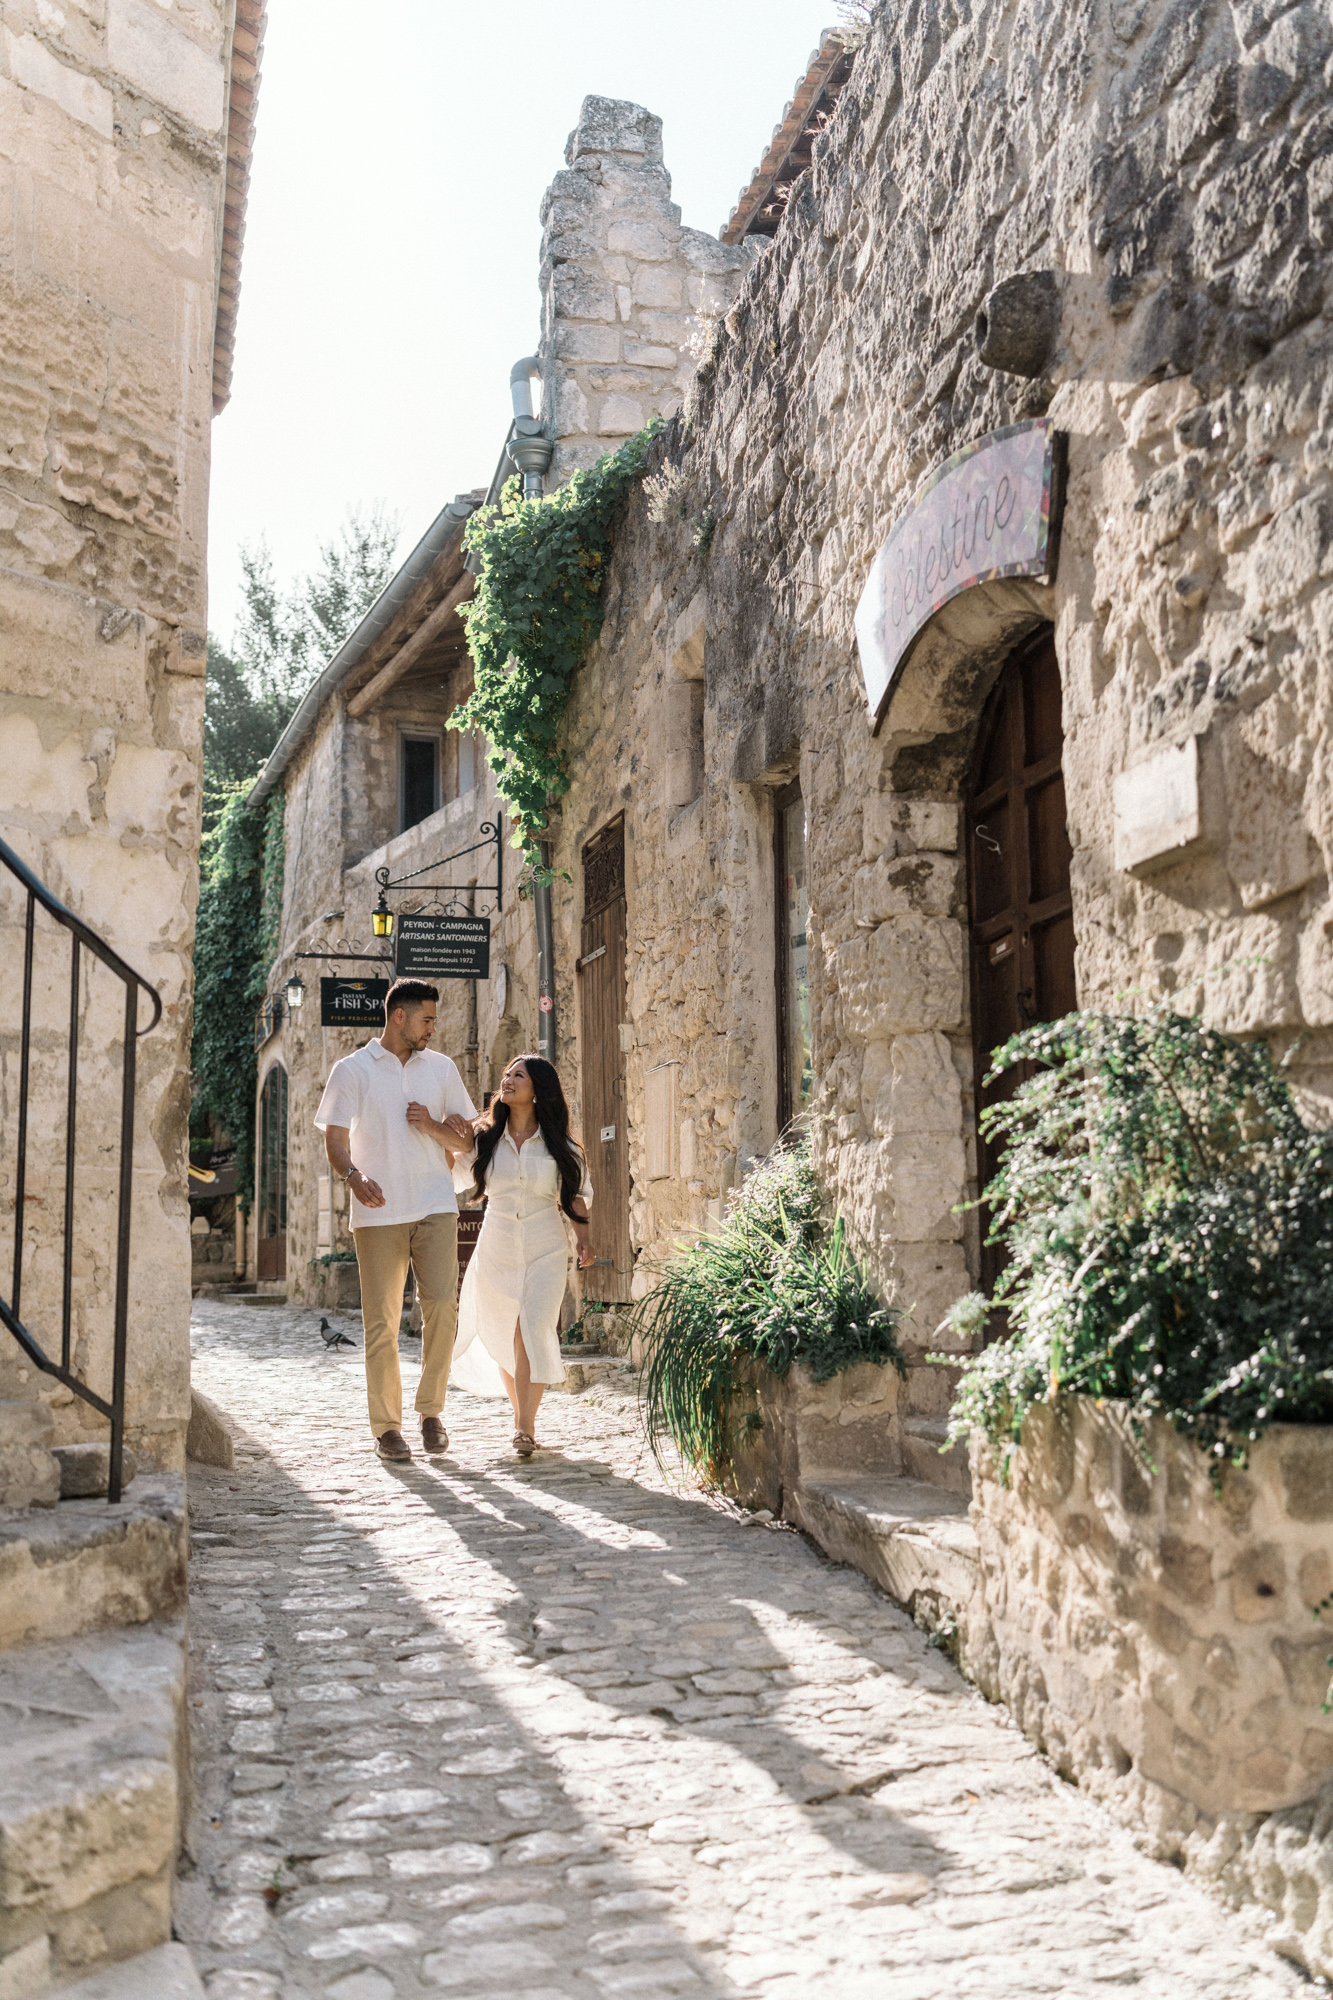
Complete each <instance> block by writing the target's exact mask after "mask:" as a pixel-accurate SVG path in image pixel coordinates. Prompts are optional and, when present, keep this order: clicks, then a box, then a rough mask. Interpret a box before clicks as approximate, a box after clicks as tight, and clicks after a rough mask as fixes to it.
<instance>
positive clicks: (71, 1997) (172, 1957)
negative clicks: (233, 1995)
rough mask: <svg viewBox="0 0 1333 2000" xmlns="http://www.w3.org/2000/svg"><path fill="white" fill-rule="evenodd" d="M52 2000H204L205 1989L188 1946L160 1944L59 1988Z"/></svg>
mask: <svg viewBox="0 0 1333 2000" xmlns="http://www.w3.org/2000/svg"><path fill="white" fill-rule="evenodd" d="M52 2000H204V1989H203V1985H202V1983H201V1981H200V1978H199V1974H198V1972H197V1971H196V1970H195V1964H194V1960H193V1959H192V1958H191V1957H190V1954H189V1952H188V1951H187V1950H186V1949H185V1946H184V1945H183V1944H160V1945H159V1946H158V1947H157V1949H156V1951H145V1952H140V1954H139V1956H138V1957H137V1958H129V1959H126V1961H125V1963H124V1964H123V1965H109V1966H108V1967H107V1968H106V1970H105V1971H104V1972H94V1973H93V1974H92V1975H91V1977H90V1978H88V1979H80V1980H78V1981H77V1982H76V1983H75V1984H74V1985H73V1986H61V1987H58V1988H57V1989H56V1991H55V1993H54V1994H53V1996H52Z"/></svg>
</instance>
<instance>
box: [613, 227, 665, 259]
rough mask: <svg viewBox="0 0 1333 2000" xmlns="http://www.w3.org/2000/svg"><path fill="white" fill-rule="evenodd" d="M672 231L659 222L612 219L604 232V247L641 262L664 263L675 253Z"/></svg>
mask: <svg viewBox="0 0 1333 2000" xmlns="http://www.w3.org/2000/svg"><path fill="white" fill-rule="evenodd" d="M673 236H674V231H670V230H667V229H664V228H663V226H662V225H661V223H659V222H639V221H636V220H635V219H634V218H633V217H627V218H626V219H625V220H624V221H613V222H612V223H611V226H610V228H609V229H608V230H607V233H606V247H607V249H608V250H610V251H611V252H612V254H613V255H619V256H622V257H633V258H634V259H636V261H637V262H639V263H642V264H662V263H666V262H667V261H668V260H669V259H670V258H671V257H673V256H674V255H675V249H676V246H675V243H674V241H673V240H672V239H673Z"/></svg>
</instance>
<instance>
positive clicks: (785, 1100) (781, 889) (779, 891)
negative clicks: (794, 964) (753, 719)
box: [773, 778, 810, 1142]
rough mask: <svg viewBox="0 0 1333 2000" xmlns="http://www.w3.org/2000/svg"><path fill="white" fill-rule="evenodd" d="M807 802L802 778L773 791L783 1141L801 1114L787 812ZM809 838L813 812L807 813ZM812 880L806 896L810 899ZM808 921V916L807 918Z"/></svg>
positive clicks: (780, 1127) (780, 1134) (775, 956)
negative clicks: (794, 1061)
mask: <svg viewBox="0 0 1333 2000" xmlns="http://www.w3.org/2000/svg"><path fill="white" fill-rule="evenodd" d="M797 804H800V805H805V794H804V793H803V792H802V790H801V781H800V779H799V778H793V779H792V780H791V782H790V783H789V784H786V785H781V786H779V787H778V788H777V789H776V790H775V791H774V793H773V985H774V992H775V996H776V1001H777V1040H778V1139H779V1142H781V1141H782V1140H783V1139H784V1138H785V1136H786V1134H787V1131H788V1128H789V1127H790V1125H791V1123H792V1120H793V1119H794V1118H796V1117H798V1116H799V1115H800V1105H799V1103H798V1102H797V1095H798V1089H797V1079H795V1078H794V1077H793V1076H792V1074H791V1029H792V1020H791V938H790V936H789V934H788V928H787V841H786V829H787V814H788V813H789V812H790V810H791V808H792V807H793V806H794V805H797ZM806 833H807V841H808V835H809V813H808V810H807V814H806ZM809 894H810V890H809V883H808V882H807V884H806V899H807V904H808V901H809ZM807 921H808V918H807Z"/></svg>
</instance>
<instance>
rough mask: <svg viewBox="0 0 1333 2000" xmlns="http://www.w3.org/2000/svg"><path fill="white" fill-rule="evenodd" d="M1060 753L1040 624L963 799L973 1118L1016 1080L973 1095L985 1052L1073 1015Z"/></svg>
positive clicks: (1051, 661) (980, 747) (990, 1169)
mask: <svg viewBox="0 0 1333 2000" xmlns="http://www.w3.org/2000/svg"><path fill="white" fill-rule="evenodd" d="M1063 751H1064V729H1063V722H1062V714H1061V693H1060V667H1059V663H1058V661H1057V660H1056V657H1055V637H1054V633H1053V631H1052V628H1051V627H1050V626H1049V625H1043V626H1041V627H1040V628H1039V629H1038V631H1037V632H1035V633H1034V634H1032V635H1031V636H1030V637H1029V638H1027V639H1025V640H1024V641H1023V643H1022V644H1021V645H1020V646H1018V647H1016V648H1015V650H1014V651H1013V652H1012V653H1011V654H1010V656H1009V658H1008V659H1007V660H1006V661H1005V664H1004V666H1003V667H1002V668H1001V670H1000V676H999V679H998V680H997V681H996V683H995V686H994V687H993V688H992V690H991V693H990V697H989V699H988V700H987V703H986V707H985V709H984V711H983V714H982V719H981V729H980V732H979V734H978V737H977V745H976V752H975V755H974V758H973V762H972V769H971V773H970V776H969V782H968V787H967V794H966V803H967V861H968V871H967V872H968V897H969V911H970V917H971V947H972V949H971V960H972V1045H973V1056H974V1061H975V1065H976V1102H977V1111H978V1113H980V1112H981V1111H982V1110H983V1109H984V1107H985V1106H986V1105H988V1104H993V1103H995V1102H997V1101H998V1100H999V1099H1001V1098H1003V1097H1007V1096H1009V1095H1011V1094H1012V1092H1013V1091H1014V1090H1015V1089H1016V1088H1017V1086H1018V1084H1019V1082H1020V1081H1021V1080H1022V1079H1021V1073H1020V1072H1019V1071H1017V1070H1010V1071H1008V1072H1007V1073H1006V1074H1005V1076H1003V1077H1002V1078H1001V1079H1000V1080H999V1081H998V1082H997V1083H994V1084H990V1085H985V1084H983V1081H982V1079H983V1077H984V1076H985V1074H986V1071H987V1070H988V1069H989V1067H990V1059H991V1054H992V1051H993V1050H995V1049H996V1048H998V1047H999V1046H1000V1044H1001V1043H1003V1042H1005V1041H1007V1040H1008V1038H1009V1036H1010V1035H1012V1034H1016V1033H1017V1031H1018V1030H1019V1029H1020V1028H1025V1027H1027V1026H1029V1025H1030V1024H1031V1023H1032V1022H1034V1021H1055V1020H1058V1019H1059V1017H1060V1016H1061V1015H1062V1014H1068V1013H1071V1012H1072V1011H1073V1009H1074V1008H1075V1007H1076V1006H1077V1005H1078V999H1077V992H1076V987H1075V981H1074V917H1073V898H1072V895H1071V891H1070V880H1069V864H1070V858H1071V850H1070V845H1069V832H1068V828H1067V826H1066V823H1065V784H1064V774H1063V770H1062V757H1063ZM995 1166H996V1159H995V1151H994V1148H993V1147H992V1146H988V1145H987V1144H986V1142H985V1140H984V1139H982V1138H980V1136H978V1140H977V1182H978V1190H979V1192H981V1193H983V1194H984V1192H985V1189H986V1185H987V1182H988V1181H989V1180H990V1178H991V1176H992V1175H993V1173H994V1171H995ZM982 1214H983V1231H982V1233H983V1236H984V1234H985V1228H986V1226H987V1224H986V1221H985V1211H984V1210H983V1211H982ZM1002 1262H1003V1254H1002V1252H1000V1251H999V1250H998V1249H996V1248H994V1247H991V1246H987V1245H985V1244H983V1248H982V1269H981V1277H982V1283H983V1285H984V1286H985V1287H986V1289H987V1290H988V1291H989V1289H990V1287H991V1286H992V1284H993V1283H994V1281H995V1279H996V1277H997V1276H998V1275H999V1271H1000V1268H1001V1265H1002Z"/></svg>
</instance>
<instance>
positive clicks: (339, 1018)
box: [319, 979, 389, 1028]
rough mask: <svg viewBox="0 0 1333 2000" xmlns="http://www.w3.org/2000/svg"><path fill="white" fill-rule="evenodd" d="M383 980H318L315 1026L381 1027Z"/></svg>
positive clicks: (386, 981) (385, 983) (384, 990)
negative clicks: (317, 1009) (317, 1012)
mask: <svg viewBox="0 0 1333 2000" xmlns="http://www.w3.org/2000/svg"><path fill="white" fill-rule="evenodd" d="M388 990H389V982H388V980H387V979H321V980H320V982H319V1024H320V1026H321V1027H322V1028H382V1027H383V1026H384V996H385V994H386V993H387V992H388Z"/></svg>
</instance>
